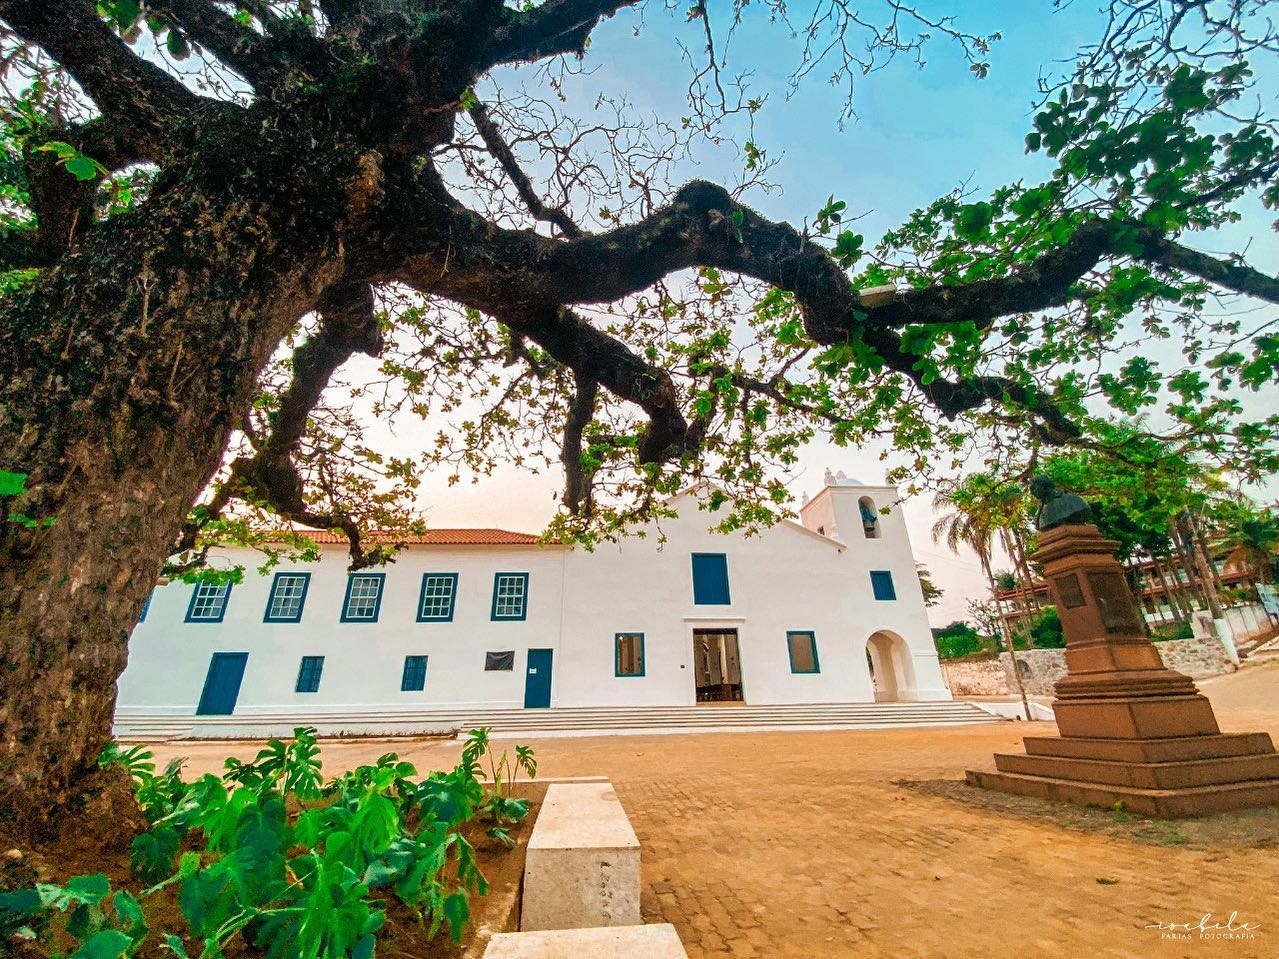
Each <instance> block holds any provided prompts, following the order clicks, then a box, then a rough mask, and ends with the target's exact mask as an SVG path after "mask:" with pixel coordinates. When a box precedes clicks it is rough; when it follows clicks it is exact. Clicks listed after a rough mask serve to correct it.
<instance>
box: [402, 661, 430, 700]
mask: <svg viewBox="0 0 1279 959" xmlns="http://www.w3.org/2000/svg"><path fill="white" fill-rule="evenodd" d="M425 688H426V657H425V656H405V657H404V676H403V677H402V678H401V679H400V691H401V692H405V693H413V692H421V691H422V690H423V689H425Z"/></svg>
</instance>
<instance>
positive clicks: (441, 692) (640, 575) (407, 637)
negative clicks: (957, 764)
mask: <svg viewBox="0 0 1279 959" xmlns="http://www.w3.org/2000/svg"><path fill="white" fill-rule="evenodd" d="M694 495H695V494H693V493H688V494H684V495H683V497H681V498H679V501H678V502H676V503H675V504H674V505H676V506H677V507H678V508H679V509H680V516H679V518H678V519H675V520H663V521H662V522H661V523H660V524H656V525H654V527H652V528H651V529H649V530H648V531H647V532H648V535H647V536H646V537H644V538H637V537H630V538H627V539H625V540H623V541H622V542H621V543H617V544H604V545H602V546H600V547H599V548H598V549H596V550H595V551H594V552H587V551H585V550H583V549H580V548H569V547H564V546H558V545H553V546H547V547H542V546H537V545H471V546H457V545H448V546H446V545H411V546H408V547H407V548H406V549H405V550H403V551H402V552H401V553H400V555H399V557H398V559H397V560H396V562H394V563H392V564H389V565H387V566H385V567H383V568H380V569H378V570H374V571H361V572H360V573H358V574H356V577H357V580H356V582H357V585H356V586H355V587H352V579H351V577H350V576H349V575H348V572H347V569H346V560H347V555H346V551H345V549H343V548H342V547H340V546H336V545H335V546H332V547H326V548H325V549H324V551H323V552H324V558H323V560H322V561H321V562H318V563H314V564H305V565H302V566H297V567H294V566H290V565H288V564H285V565H283V566H281V567H280V568H279V569H278V570H274V571H272V572H270V573H268V574H266V575H265V576H262V575H258V574H257V573H256V572H255V571H254V570H255V567H256V565H257V563H258V562H259V561H260V556H259V555H258V554H255V553H251V552H249V551H238V552H237V551H233V550H228V551H225V552H224V553H223V554H222V556H221V557H220V558H219V560H217V561H218V562H223V563H227V564H228V565H229V564H231V563H239V564H242V565H243V566H244V567H245V569H246V572H245V579H244V582H242V583H239V584H237V585H235V586H234V587H232V588H231V590H230V592H229V594H227V595H226V596H225V602H224V607H223V608H222V614H223V615H222V619H221V621H220V622H218V621H212V620H209V621H198V620H196V621H187V620H188V619H189V614H190V613H191V611H192V609H193V606H192V602H193V596H194V595H195V592H196V591H195V589H194V588H193V587H192V586H189V585H185V584H181V583H171V584H168V585H165V586H161V587H159V588H157V590H156V592H155V594H154V596H153V598H152V600H151V602H150V604H149V607H148V609H147V612H146V614H145V618H144V620H143V622H141V623H140V624H139V625H138V627H137V628H136V629H135V630H134V633H133V637H132V640H131V643H130V657H129V667H128V669H127V670H126V671H125V673H124V675H123V676H122V677H121V680H120V696H119V707H118V713H119V715H120V716H121V718H125V717H127V716H128V715H130V714H160V713H169V714H182V715H192V714H194V713H195V711H196V706H197V703H198V702H199V700H200V697H201V693H202V690H203V688H204V684H205V681H206V676H207V674H208V672H209V667H210V660H211V658H212V656H213V655H214V654H215V653H247V654H248V658H247V660H246V661H245V666H244V674H243V679H242V681H241V683H240V687H239V690H238V695H237V696H236V697H235V707H234V715H235V716H238V717H244V719H245V722H246V723H251V722H253V721H254V719H255V718H259V719H261V720H263V721H265V720H267V719H268V718H269V717H272V716H279V717H285V716H287V717H289V718H288V721H289V722H292V721H295V720H300V719H304V718H305V717H306V716H308V715H314V716H315V717H316V718H321V717H322V716H323V714H325V713H329V714H342V715H347V714H355V715H356V716H357V717H358V715H359V714H361V713H365V714H370V716H371V717H376V716H383V715H386V714H391V713H396V712H403V711H411V710H419V711H420V710H423V709H424V708H427V707H432V706H435V707H441V708H444V707H486V708H493V707H521V706H522V705H523V704H524V696H525V682H526V665H527V661H528V651H529V650H530V649H550V650H552V651H553V665H552V683H551V705H552V706H563V707H571V706H601V705H616V706H625V705H691V704H693V703H694V702H695V701H696V698H695V689H694V680H693V666H694V664H693V661H692V650H693V637H694V632H695V631H696V630H700V629H712V630H725V631H728V630H731V631H735V632H736V635H737V638H738V647H739V651H740V671H741V687H742V693H743V697H742V698H744V700H745V701H746V702H747V703H752V704H777V703H831V702H872V701H875V700H876V699H880V700H884V699H901V700H933V699H948V698H950V697H949V693H948V692H947V690H946V688H945V685H944V683H943V680H942V677H941V671H940V668H939V667H938V663H937V657H936V653H935V651H934V648H933V643H932V637H931V632H930V630H929V626H928V620H927V615H926V612H925V609H924V605H923V597H922V594H921V592H920V589H919V584H918V579H917V577H916V574H915V561H914V556H913V554H912V552H911V549H910V543H909V539H908V537H907V534H906V529H905V524H904V523H903V521H902V517H901V511H900V509H898V508H895V503H896V499H897V494H896V492H895V491H894V490H893V489H892V488H889V487H862V486H856V485H852V484H851V483H850V482H849V481H846V480H843V479H842V477H841V478H830V479H829V480H828V483H827V485H826V486H825V487H824V488H823V489H822V491H821V492H819V493H818V495H817V496H816V497H814V498H813V500H812V501H811V502H809V503H807V504H806V505H805V507H804V508H803V510H802V513H801V519H802V525H801V524H799V523H782V524H779V525H778V526H775V527H773V528H770V529H767V530H764V531H762V532H761V533H760V534H759V535H756V536H744V535H737V534H734V535H728V536H723V535H718V534H714V533H711V532H709V531H708V530H707V526H708V525H709V524H710V521H711V518H712V517H711V514H708V513H705V512H702V511H699V510H698V509H697V508H696V503H695V502H694V500H693V496H694ZM866 497H869V498H871V499H872V500H873V501H874V503H875V507H876V516H877V528H876V529H875V530H874V533H875V534H876V535H874V536H871V537H868V536H867V535H866V525H867V524H866V523H865V520H864V517H863V515H862V513H861V511H860V510H859V500H861V499H864V498H866ZM884 507H894V508H891V509H889V511H888V512H887V513H886V514H881V513H879V510H882V509H883V508H884ZM819 528H820V529H822V532H820V533H819V532H818V529H819ZM659 534H660V535H659ZM663 537H664V540H663ZM694 553H710V554H723V555H724V557H725V564H726V567H727V592H728V596H727V599H728V602H712V603H705V602H704V603H701V604H699V603H697V602H695V601H694V583H693V571H692V556H693V554H694ZM710 566H711V567H712V568H713V567H714V566H715V563H714V562H712V563H710ZM873 572H878V573H881V574H887V575H888V576H889V577H891V581H892V590H893V592H894V594H895V598H893V599H877V598H876V597H875V592H874V587H873V586H872V573H873ZM370 573H371V574H372V576H373V578H372V579H369V580H361V579H359V577H362V576H365V575H369V574H370ZM277 574H278V576H277ZM424 576H426V577H429V578H428V580H427V582H426V584H425V586H424V583H423V578H424ZM277 579H278V580H279V581H280V582H279V585H278V588H275V587H276V584H277ZM373 582H377V584H378V587H379V589H378V594H377V596H376V597H375V598H373V599H372V600H371V601H370V600H369V599H368V598H366V599H365V600H364V601H363V604H362V605H361V603H360V602H358V600H359V598H360V595H361V590H362V589H365V588H366V587H367V586H368V585H369V584H371V583H373ZM353 589H354V593H353V594H352V592H351V591H352V590H353ZM521 594H522V595H521ZM353 596H354V600H356V601H353V599H352V597H353ZM705 596H709V597H710V598H712V599H716V600H718V599H722V598H723V597H721V596H719V595H717V594H716V593H715V591H714V589H711V591H710V592H705V590H704V597H705ZM450 598H451V602H449V601H448V600H449V599H450ZM521 599H522V602H521ZM299 602H301V607H302V611H301V616H300V618H296V610H297V605H298V603H299ZM210 604H212V605H214V606H216V597H210V598H205V599H201V600H200V601H199V608H200V609H203V608H205V607H206V606H209V605H210ZM373 608H376V615H377V619H376V621H375V622H374V621H367V618H366V619H365V620H364V621H361V620H360V614H361V612H363V614H364V616H365V617H367V616H368V614H369V612H370V610H371V609H373ZM446 613H447V615H446ZM344 619H345V620H346V621H344ZM791 633H811V636H812V641H811V648H812V649H813V650H815V654H816V655H815V662H813V663H809V662H808V657H807V656H806V655H804V650H805V646H803V645H801V646H797V647H796V648H797V649H799V651H800V656H799V661H798V662H796V660H795V655H794V653H793V651H792V648H791V642H792V641H791V640H790V639H789V638H788V634H791ZM619 634H626V635H629V636H639V635H642V641H639V640H637V639H630V640H627V642H628V645H629V646H630V649H629V650H628V652H630V653H631V655H629V656H628V657H627V658H628V660H629V661H628V662H626V663H622V664H619V662H618V658H617V643H618V640H617V637H618V636H619ZM872 637H876V640H875V642H874V643H871V640H872ZM798 642H800V643H803V641H802V640H800V641H798ZM868 643H871V646H870V652H871V653H872V658H874V657H877V656H879V655H880V654H881V652H882V653H883V655H884V656H885V657H888V656H890V655H891V656H892V658H893V663H894V664H895V668H879V669H877V672H878V673H879V674H880V675H879V677H878V678H879V680H880V685H881V687H882V686H883V681H884V677H885V676H887V675H889V674H891V676H892V677H895V678H894V680H893V682H894V684H895V685H894V687H893V688H891V689H885V688H880V689H876V687H875V680H874V679H873V678H872V675H871V671H870V669H869V668H868V665H867V651H868ZM636 645H640V646H641V647H642V673H640V674H639V675H634V674H631V675H627V673H633V672H634V671H635V667H636V665H638V664H636V662H635V659H636V657H635V656H634V655H633V650H634V647H635V646H636ZM890 649H891V653H890V652H888V650H890ZM507 651H511V652H513V653H514V662H513V668H512V669H510V670H501V671H493V670H486V669H485V661H486V655H487V654H489V653H495V652H507ZM308 656H311V657H314V656H322V657H324V662H323V665H322V668H321V671H320V677H319V682H318V685H317V688H316V690H315V691H314V692H299V691H298V681H299V673H300V670H301V667H302V660H303V657H308ZM423 656H425V657H426V669H425V677H424V679H423V680H422V681H421V687H422V688H421V689H420V690H419V689H417V688H416V685H417V682H416V680H417V679H418V678H419V677H420V673H421V670H420V661H419V660H415V661H414V662H412V663H411V665H410V666H409V669H408V672H409V673H411V674H414V676H413V679H411V680H406V657H423ZM812 667H816V668H812ZM313 672H314V670H313V669H312V670H311V673H313ZM405 685H407V686H408V687H409V688H402V686H405ZM378 722H379V720H378V719H377V718H370V719H369V721H368V722H367V723H366V724H361V723H360V722H359V721H358V718H357V719H354V720H352V721H351V722H349V723H347V725H346V726H345V728H349V729H351V730H353V731H354V730H358V729H361V728H365V729H367V730H369V731H376V730H377V729H378V728H379V727H378Z"/></svg>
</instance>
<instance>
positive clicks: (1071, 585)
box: [1053, 573, 1088, 609]
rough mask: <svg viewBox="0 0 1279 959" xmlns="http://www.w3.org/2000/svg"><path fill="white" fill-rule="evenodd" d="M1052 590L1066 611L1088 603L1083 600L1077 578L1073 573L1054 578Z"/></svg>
mask: <svg viewBox="0 0 1279 959" xmlns="http://www.w3.org/2000/svg"><path fill="white" fill-rule="evenodd" d="M1053 588H1054V589H1056V590H1057V595H1058V596H1059V597H1061V605H1063V606H1065V607H1066V608H1067V609H1074V608H1076V607H1077V606H1085V605H1087V602H1088V601H1087V600H1085V599H1084V593H1083V590H1081V589H1080V588H1079V577H1078V576H1076V575H1075V574H1074V573H1067V574H1066V575H1065V576H1056V577H1054V578H1053Z"/></svg>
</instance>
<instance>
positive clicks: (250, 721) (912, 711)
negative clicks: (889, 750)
mask: <svg viewBox="0 0 1279 959" xmlns="http://www.w3.org/2000/svg"><path fill="white" fill-rule="evenodd" d="M1000 721H1001V719H1000V717H997V716H993V715H991V714H990V713H988V712H987V711H985V710H982V709H979V708H978V707H976V706H974V705H972V704H971V703H954V702H926V703H829V704H820V703H819V704H809V705H804V704H797V705H776V706H740V707H737V706H724V707H717V706H655V707H626V706H605V707H574V708H563V707H556V708H551V709H506V708H501V709H492V710H485V709H474V708H467V709H461V708H444V709H439V710H385V709H381V710H369V711H356V710H341V711H334V712H327V713H326V712H308V713H274V714H262V713H244V714H235V715H231V716H198V717H197V716H192V715H185V716H183V715H178V714H174V713H152V714H145V713H135V714H132V715H130V714H127V713H126V714H124V715H121V716H117V717H116V722H115V728H116V735H117V736H118V737H120V738H125V739H143V738H145V739H149V740H153V739H164V738H183V737H190V736H205V737H213V738H219V737H222V738H235V737H244V736H248V735H250V733H248V732H246V730H252V731H253V733H252V734H253V735H260V734H261V733H262V732H263V731H264V730H269V731H270V732H271V733H272V734H275V735H287V734H288V733H289V732H290V731H291V730H292V729H293V727H295V726H315V727H317V728H318V729H319V730H320V731H321V733H322V734H326V735H331V734H334V733H338V732H343V731H352V732H354V731H363V732H367V734H369V735H406V734H408V735H411V734H413V733H420V734H425V733H450V732H454V731H459V730H460V731H466V730H470V729H475V728H479V727H487V728H489V729H490V730H492V731H493V732H494V734H500V735H507V734H525V735H528V734H532V733H534V732H541V733H548V734H564V735H568V734H577V735H586V734H592V735H594V734H606V733H610V732H628V731H629V732H644V731H669V732H673V731H681V732H682V731H721V730H730V731H731V730H734V729H737V730H742V731H755V730H759V729H790V728H807V729H827V728H830V729H845V728H884V727H892V726H918V725H939V724H941V725H956V724H971V723H988V722H1000Z"/></svg>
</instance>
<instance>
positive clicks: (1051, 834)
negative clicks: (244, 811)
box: [157, 663, 1279, 959]
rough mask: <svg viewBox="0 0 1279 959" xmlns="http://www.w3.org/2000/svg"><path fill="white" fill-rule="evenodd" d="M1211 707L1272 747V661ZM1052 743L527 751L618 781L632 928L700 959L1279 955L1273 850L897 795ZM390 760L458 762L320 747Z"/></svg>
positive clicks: (695, 741) (952, 735)
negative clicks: (1152, 839) (1203, 934)
mask: <svg viewBox="0 0 1279 959" xmlns="http://www.w3.org/2000/svg"><path fill="white" fill-rule="evenodd" d="M1204 689H1205V692H1207V693H1208V694H1209V695H1210V696H1211V697H1212V699H1213V700H1214V703H1215V704H1216V706H1217V711H1218V717H1219V720H1220V721H1221V725H1222V727H1223V729H1225V730H1227V731H1242V730H1245V729H1251V730H1264V731H1267V732H1269V733H1270V734H1271V735H1272V737H1275V738H1276V739H1277V740H1279V663H1275V664H1270V665H1268V666H1265V667H1257V668H1255V669H1250V670H1247V671H1245V672H1243V673H1240V674H1237V675H1236V676H1232V677H1224V678H1220V679H1217V680H1214V681H1212V682H1209V683H1205V684H1204ZM1052 732H1053V727H1052V726H1051V724H1047V723H1034V724H1023V723H1017V724H1012V723H1007V724H1000V725H997V726H993V725H992V726H973V727H959V728H947V729H923V730H920V729H896V730H878V731H865V732H829V733H770V734H720V735H681V736H625V737H611V738H591V739H546V740H542V741H536V742H534V743H533V745H535V747H536V749H537V754H538V758H539V760H540V762H541V770H542V773H543V775H547V776H580V775H591V774H606V775H608V776H609V777H610V778H611V779H612V780H613V782H614V784H615V785H616V787H617V791H618V794H619V796H620V797H621V800H622V803H623V805H624V806H625V807H626V810H627V812H628V814H629V815H630V818H631V821H632V823H633V824H634V826H635V830H636V832H637V833H638V834H639V838H640V841H641V844H642V848H643V881H644V887H645V888H644V891H643V902H642V906H643V913H644V918H645V919H646V920H647V921H652V922H658V921H669V922H672V923H674V924H675V926H676V927H677V928H678V930H679V934H680V936H681V938H682V939H683V941H684V943H685V945H686V947H687V949H688V953H689V956H690V957H693V959H699V957H704V956H707V957H708V956H741V957H753V956H758V957H824V956H838V957H842V956H849V957H861V956H868V957H869V956H885V957H889V956H891V957H929V959H938V957H970V956H971V957H1010V959H1011V957H1017V959H1027V957H1048V956H1061V957H1070V959H1075V957H1086V956H1106V957H1132V959H1147V957H1152V956H1153V957H1165V956H1166V957H1170V959H1172V957H1175V959H1181V957H1199V956H1231V957H1238V959H1262V957H1266V959H1273V957H1276V956H1279V854H1277V852H1276V850H1277V849H1279V836H1277V837H1276V844H1275V845H1274V846H1272V847H1271V848H1268V849H1267V848H1231V846H1230V845H1229V843H1225V844H1223V845H1222V846H1221V847H1219V848H1213V847H1196V848H1190V847H1185V846H1177V845H1170V846H1161V845H1153V844H1144V843H1138V842H1135V841H1133V840H1131V839H1127V838H1117V837H1114V836H1111V835H1107V834H1106V833H1104V832H1095V831H1094V832H1087V831H1081V830H1079V829H1072V828H1067V827H1066V826H1065V825H1063V824H1061V823H1059V822H1057V821H1055V820H1054V819H1053V818H1052V815H1053V814H1051V813H1050V814H1048V815H1047V816H1041V817H1040V818H1037V819H1036V818H1027V817H1020V816H1013V815H1008V814H1005V813H1001V812H1000V811H998V810H997V809H991V808H983V807H982V806H981V805H968V804H965V803H962V802H958V801H956V800H955V799H953V798H946V797H944V796H932V795H923V794H921V793H919V792H918V791H915V790H911V789H909V788H907V787H904V786H901V785H897V784H896V781H898V780H902V779H910V780H928V779H941V778H947V779H958V778H961V777H962V775H963V770H964V769H965V768H967V767H970V766H987V765H990V763H991V760H990V755H991V753H992V752H994V751H997V750H998V751H1008V750H1019V749H1020V748H1021V743H1020V740H1021V736H1022V735H1025V734H1027V733H1037V734H1045V733H1047V734H1051V733H1052ZM390 748H396V749H397V750H398V751H399V752H400V753H401V754H402V755H404V756H405V757H406V758H410V759H412V760H414V761H415V762H417V763H418V765H419V768H421V769H426V768H432V767H436V768H442V767H444V766H446V765H448V764H450V763H451V762H452V760H453V759H454V758H455V756H456V753H457V751H458V746H457V744H456V743H454V742H440V741H433V742H431V741H405V740H400V741H397V742H396V744H395V745H394V746H393V747H392V746H388V745H387V744H386V743H385V742H384V741H379V742H376V743H375V742H369V741H348V742H342V743H334V744H332V745H328V746H326V748H325V759H326V769H327V771H328V772H330V773H331V772H334V771H336V767H338V766H341V765H344V764H350V763H356V762H361V761H365V760H367V759H370V758H373V757H376V756H377V755H379V754H380V753H381V752H384V751H386V750H388V749H390ZM228 752H236V753H238V754H245V753H248V754H251V753H252V752H253V747H250V746H246V745H245V744H238V745H237V747H236V748H235V749H231V748H229V746H228V744H221V745H219V744H213V743H200V744H190V743H188V744H173V745H171V746H165V747H163V748H161V749H158V750H157V753H158V754H162V755H163V756H165V757H167V756H168V755H172V754H182V755H188V756H191V757H192V763H191V768H192V770H193V771H195V772H201V771H204V770H205V769H213V768H217V767H218V766H220V760H221V758H222V757H224V756H225V755H227V753H228ZM215 757H216V760H217V761H216V762H215V761H214V759H215ZM1263 815H1264V816H1267V817H1270V818H1265V819H1262V820H1260V821H1259V822H1261V823H1263V824H1264V823H1269V824H1270V826H1271V827H1272V828H1274V827H1276V826H1279V816H1271V814H1269V813H1267V814H1263ZM1226 832H1227V833H1228V832H1229V829H1227V830H1226ZM1103 879H1104V880H1106V882H1104V883H1103V882H1100V881H1099V880H1103ZM1232 912H1235V913H1237V922H1248V923H1251V924H1253V925H1254V926H1255V925H1257V924H1260V927H1259V928H1258V929H1257V930H1256V933H1255V936H1254V938H1252V939H1247V940H1228V941H1206V940H1198V939H1196V940H1193V941H1190V942H1184V941H1167V940H1165V941H1161V940H1160V934H1159V932H1158V931H1157V930H1156V929H1149V928H1146V926H1147V924H1151V923H1157V922H1159V921H1161V920H1162V921H1164V922H1167V923H1171V922H1177V923H1184V922H1190V923H1197V922H1198V921H1199V919H1200V917H1201V916H1203V915H1204V914H1205V913H1212V915H1213V917H1214V919H1220V920H1222V921H1225V919H1226V918H1227V917H1228V916H1229V915H1230V914H1231V913H1232Z"/></svg>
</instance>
